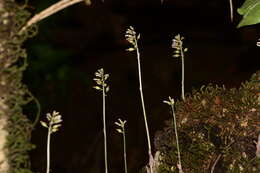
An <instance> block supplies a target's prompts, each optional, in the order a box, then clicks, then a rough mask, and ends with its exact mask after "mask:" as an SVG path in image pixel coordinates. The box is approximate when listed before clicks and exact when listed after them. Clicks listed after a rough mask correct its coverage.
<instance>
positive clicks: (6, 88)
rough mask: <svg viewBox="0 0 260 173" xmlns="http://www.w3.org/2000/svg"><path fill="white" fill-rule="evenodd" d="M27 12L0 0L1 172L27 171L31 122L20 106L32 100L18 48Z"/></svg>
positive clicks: (24, 36) (27, 15)
mask: <svg viewBox="0 0 260 173" xmlns="http://www.w3.org/2000/svg"><path fill="white" fill-rule="evenodd" d="M28 17H29V13H27V12H26V11H25V10H24V9H22V8H21V7H19V6H17V4H16V3H15V1H14V0H0V173H18V172H19V173H30V172H31V171H30V168H29V165H30V164H29V155H28V151H29V150H31V149H32V148H33V146H32V144H31V143H30V136H31V131H32V123H31V122H30V121H29V120H28V118H27V117H26V116H25V115H24V114H23V112H22V106H23V105H25V104H27V103H28V102H29V101H31V100H32V97H31V94H30V93H29V91H28V90H27V88H26V86H25V85H24V84H22V82H21V79H22V73H23V71H24V70H25V69H26V66H27V64H26V53H25V50H24V49H22V48H21V45H22V43H23V42H24V41H25V39H26V38H28V36H29V32H28V31H27V32H24V33H23V34H22V35H21V34H20V35H19V34H18V32H19V30H20V29H21V27H22V26H23V25H24V24H25V21H26V20H27V19H28Z"/></svg>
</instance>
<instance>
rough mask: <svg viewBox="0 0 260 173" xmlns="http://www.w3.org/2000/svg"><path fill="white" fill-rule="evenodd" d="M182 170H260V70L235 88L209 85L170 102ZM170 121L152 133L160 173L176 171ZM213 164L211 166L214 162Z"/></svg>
mask: <svg viewBox="0 0 260 173" xmlns="http://www.w3.org/2000/svg"><path fill="white" fill-rule="evenodd" d="M175 108H176V110H175V113H176V116H177V128H178V134H179V143H180V150H181V161H182V167H183V171H184V172H185V173H208V172H211V171H212V170H213V169H214V173H254V172H260V158H259V157H258V158H257V157H256V142H257V139H258V135H259V134H260V71H258V72H256V73H255V74H254V75H253V76H252V78H251V80H250V81H249V82H245V83H244V84H242V85H241V87H240V88H239V89H235V88H234V89H226V88H225V87H224V86H223V87H218V86H213V85H209V86H207V87H202V88H201V89H200V90H199V91H193V92H192V93H191V94H189V95H187V96H186V100H185V101H178V102H177V103H176V104H175ZM175 141H176V140H175V133H174V130H173V122H172V120H169V121H167V122H166V127H165V128H164V129H163V130H162V131H159V132H157V134H156V136H155V148H156V150H157V151H159V152H160V158H159V165H160V166H159V171H158V172H159V173H178V169H177V167H176V165H177V163H178V159H177V149H176V142H175ZM214 165H215V166H214Z"/></svg>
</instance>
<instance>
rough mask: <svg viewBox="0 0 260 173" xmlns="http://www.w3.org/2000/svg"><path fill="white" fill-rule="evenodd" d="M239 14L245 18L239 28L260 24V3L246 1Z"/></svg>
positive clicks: (256, 0)
mask: <svg viewBox="0 0 260 173" xmlns="http://www.w3.org/2000/svg"><path fill="white" fill-rule="evenodd" d="M237 12H238V13H239V14H240V15H242V16H243V19H242V20H241V21H240V23H239V24H238V26H237V28H240V27H242V26H247V25H254V24H257V23H260V1H259V0H246V1H245V2H244V4H243V5H242V6H241V7H240V8H238V10H237Z"/></svg>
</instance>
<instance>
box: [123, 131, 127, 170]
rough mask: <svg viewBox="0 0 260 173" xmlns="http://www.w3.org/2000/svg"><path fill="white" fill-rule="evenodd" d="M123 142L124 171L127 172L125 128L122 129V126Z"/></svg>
mask: <svg viewBox="0 0 260 173" xmlns="http://www.w3.org/2000/svg"><path fill="white" fill-rule="evenodd" d="M123 142H124V165H125V173H127V160H126V140H125V129H124V128H123Z"/></svg>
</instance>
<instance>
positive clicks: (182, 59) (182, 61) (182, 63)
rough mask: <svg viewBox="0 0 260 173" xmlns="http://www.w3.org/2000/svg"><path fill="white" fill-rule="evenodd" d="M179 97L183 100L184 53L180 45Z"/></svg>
mask: <svg viewBox="0 0 260 173" xmlns="http://www.w3.org/2000/svg"><path fill="white" fill-rule="evenodd" d="M181 71H182V72H181V97H182V100H183V101H185V96H184V53H183V49H182V46H181Z"/></svg>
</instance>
